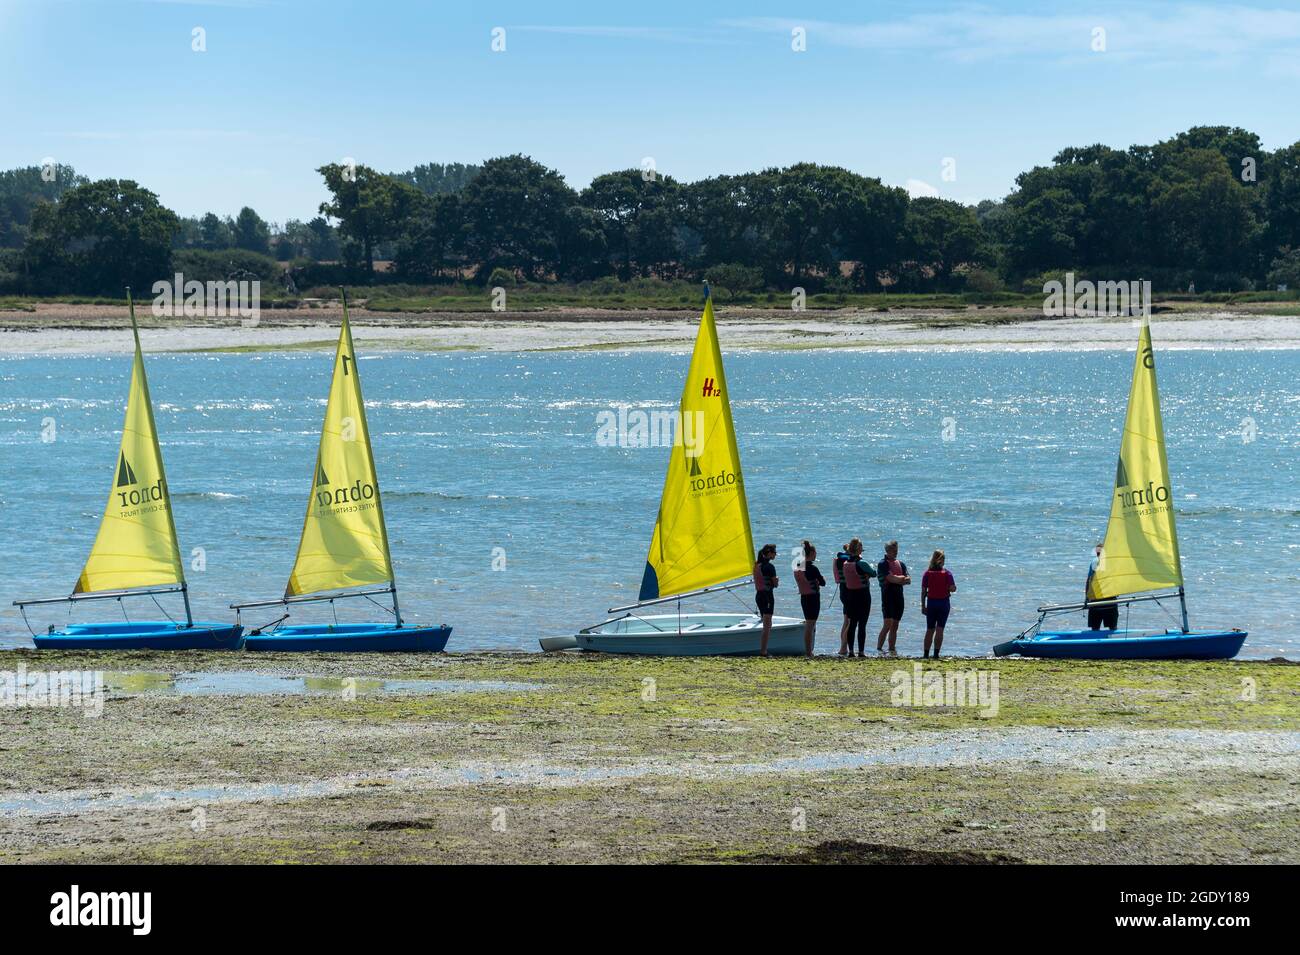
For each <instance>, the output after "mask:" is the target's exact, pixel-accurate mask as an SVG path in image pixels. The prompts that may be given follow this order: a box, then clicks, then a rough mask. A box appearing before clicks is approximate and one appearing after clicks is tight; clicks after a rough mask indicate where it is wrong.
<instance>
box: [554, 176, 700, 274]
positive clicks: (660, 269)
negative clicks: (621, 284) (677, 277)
mask: <svg viewBox="0 0 1300 955" xmlns="http://www.w3.org/2000/svg"><path fill="white" fill-rule="evenodd" d="M681 196H682V190H681V186H680V185H679V184H678V183H677V182H676V181H675V180H674V179H672V178H671V177H670V176H662V175H655V176H654V178H647V177H646V176H644V175H643V174H642V172H641V170H640V169H624V170H620V171H619V172H610V173H605V174H604V175H602V176H597V177H596V178H595V179H593V180H592V181H591V185H590V186H588V187H587V188H586V189H584V190H583V191H582V194H581V196H580V197H579V201H580V202H581V203H582V204H583V205H584V206H586V207H587V208H589V209H591V210H593V211H594V212H595V213H596V215H597V216H598V218H599V220H600V223H601V229H602V232H603V234H604V240H605V246H606V248H607V249H608V252H609V257H610V261H611V263H612V264H613V265H614V266H615V267H616V268H617V270H618V275H619V278H621V279H623V280H625V281H626V280H627V279H630V278H632V277H633V276H634V275H649V274H660V275H662V274H664V273H665V272H667V271H668V270H669V269H670V268H671V266H672V264H673V263H675V262H677V261H679V260H680V258H681V247H680V242H679V241H678V231H679V229H680V227H681V225H682V218H683V217H682V208H681Z"/></svg>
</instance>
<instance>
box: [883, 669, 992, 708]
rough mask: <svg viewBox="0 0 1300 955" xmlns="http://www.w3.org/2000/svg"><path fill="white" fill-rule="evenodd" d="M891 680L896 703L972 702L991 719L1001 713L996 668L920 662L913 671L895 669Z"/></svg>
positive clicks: (890, 693)
mask: <svg viewBox="0 0 1300 955" xmlns="http://www.w3.org/2000/svg"><path fill="white" fill-rule="evenodd" d="M889 682H890V683H891V684H893V687H894V688H893V689H892V690H890V692H889V702H890V703H891V704H892V705H894V706H971V707H979V708H980V711H979V715H980V716H982V717H984V718H986V719H991V718H992V717H995V716H997V715H998V700H999V694H998V671H997V670H949V671H947V672H945V671H943V670H927V669H925V668H924V667H922V666H921V664H919V663H914V664H912V669H911V671H910V672H909V671H907V670H895V671H894V672H893V673H892V674H890V677H889Z"/></svg>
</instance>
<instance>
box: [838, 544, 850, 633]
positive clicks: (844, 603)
mask: <svg viewBox="0 0 1300 955" xmlns="http://www.w3.org/2000/svg"><path fill="white" fill-rule="evenodd" d="M852 559H853V558H852V557H850V556H849V555H848V554H847V553H846V552H844V551H840V552H839V553H838V554H836V555H835V566H836V567H837V568H838V569H839V572H840V574H839V577H840V606H841V607H843V608H844V616H846V617H848V616H850V614H849V598H848V592H849V587H848V584H846V583H844V565H845V564H846V563H847V562H848V561H851V560H852Z"/></svg>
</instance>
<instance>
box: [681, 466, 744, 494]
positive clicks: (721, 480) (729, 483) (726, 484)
mask: <svg viewBox="0 0 1300 955" xmlns="http://www.w3.org/2000/svg"><path fill="white" fill-rule="evenodd" d="M739 480H740V478H739V475H737V474H736V472H735V471H728V470H727V469H726V468H723V469H722V470H721V471H719V472H718V473H717V474H709V475H702V476H700V477H692V478H691V490H692V491H695V492H696V493H702V492H709V493H715V492H718V491H725V490H727V489H728V488H733V487H735V486H736V484H737V483H738V482H739Z"/></svg>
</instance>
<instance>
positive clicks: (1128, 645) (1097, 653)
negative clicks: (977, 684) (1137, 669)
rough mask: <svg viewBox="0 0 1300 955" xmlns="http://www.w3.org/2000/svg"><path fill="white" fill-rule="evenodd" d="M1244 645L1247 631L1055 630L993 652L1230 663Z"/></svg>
mask: <svg viewBox="0 0 1300 955" xmlns="http://www.w3.org/2000/svg"><path fill="white" fill-rule="evenodd" d="M1245 642H1246V632H1245V631H1244V630H1220V631H1209V630H1202V631H1192V632H1191V633H1183V632H1182V631H1178V630H1175V631H1173V632H1165V633H1158V632H1157V633H1153V632H1151V631H1149V630H1054V631H1042V632H1040V633H1038V634H1035V635H1034V636H1033V637H1027V638H1024V639H1020V640H1010V641H1008V642H1006V643H999V644H998V645H997V646H995V647H994V648H993V652H994V654H996V655H997V656H1000V657H1005V656H1009V655H1010V654H1013V653H1016V654H1019V655H1020V656H1022V657H1046V658H1049V659H1064V660H1228V659H1231V658H1232V657H1235V656H1236V655H1237V653H1238V652H1239V651H1240V650H1241V645H1242V644H1243V643H1245Z"/></svg>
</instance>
